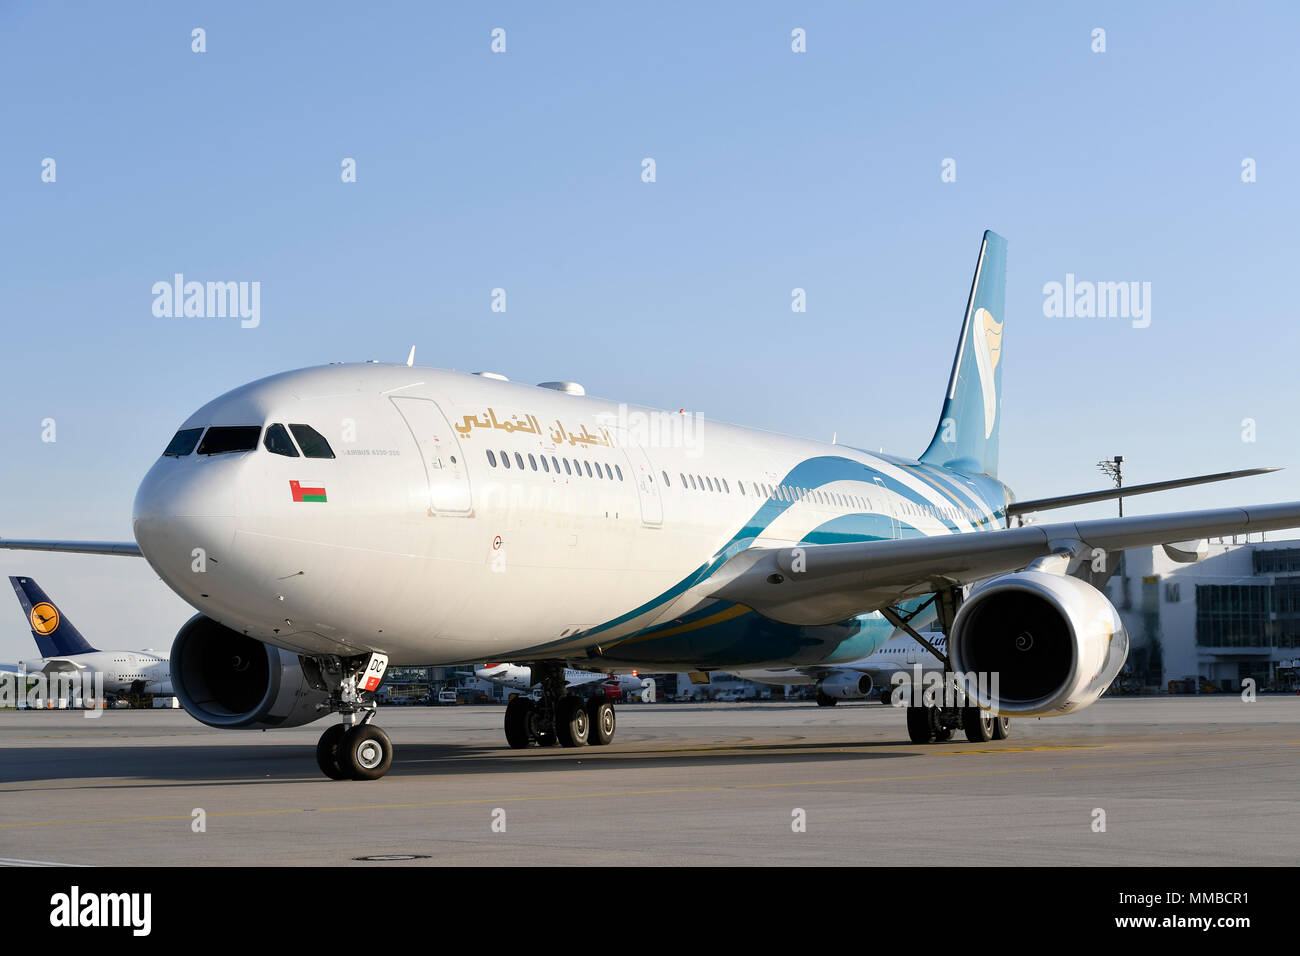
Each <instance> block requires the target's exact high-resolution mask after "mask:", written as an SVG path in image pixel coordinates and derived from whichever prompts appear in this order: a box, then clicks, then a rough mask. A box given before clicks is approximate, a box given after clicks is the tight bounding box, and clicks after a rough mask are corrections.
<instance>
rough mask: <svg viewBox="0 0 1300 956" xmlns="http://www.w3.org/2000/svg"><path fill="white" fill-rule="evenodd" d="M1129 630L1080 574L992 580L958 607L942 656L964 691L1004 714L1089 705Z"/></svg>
mask: <svg viewBox="0 0 1300 956" xmlns="http://www.w3.org/2000/svg"><path fill="white" fill-rule="evenodd" d="M1128 647H1129V641H1128V632H1127V631H1125V630H1124V624H1123V622H1122V621H1121V620H1120V617H1119V612H1118V611H1116V610H1115V607H1114V605H1112V604H1111V603H1110V601H1108V600H1106V596H1105V595H1104V594H1102V593H1101V592H1100V591H1098V590H1097V589H1096V588H1094V587H1093V586H1092V585H1090V584H1087V583H1086V582H1084V581H1081V580H1079V579H1078V578H1073V577H1063V576H1060V575H1055V574H1048V573H1047V572H1044V571H1020V572H1017V573H1014V574H1004V575H1002V576H1000V577H996V578H994V579H992V580H991V581H989V582H988V583H987V584H985V585H984V586H982V587H981V588H980V589H979V590H977V591H975V592H974V593H973V594H972V595H971V596H970V597H969V598H967V599H966V601H965V603H964V604H962V606H961V610H959V611H958V612H957V617H956V619H955V620H954V621H953V624H952V632H951V634H950V635H949V638H948V656H949V659H950V660H951V662H952V666H953V669H954V670H955V671H956V672H957V674H958V679H959V680H960V682H961V683H962V685H963V687H964V689H965V691H966V693H967V694H968V695H969V696H971V697H974V698H975V700H976V702H977V703H978V704H979V705H980V706H981V707H984V708H986V709H989V710H993V711H994V712H995V713H998V714H1002V715H1003V716H1007V717H1048V716H1058V715H1061V714H1068V713H1070V712H1071V711H1075V710H1080V709H1082V708H1084V707H1087V706H1088V705H1089V704H1091V703H1092V702H1093V701H1095V700H1096V699H1097V698H1098V697H1100V696H1101V695H1102V694H1103V693H1104V692H1105V690H1106V688H1107V687H1109V686H1110V683H1111V681H1113V680H1114V679H1115V677H1116V675H1117V674H1118V673H1119V671H1120V668H1121V667H1123V666H1124V661H1125V659H1126V658H1127V657H1128Z"/></svg>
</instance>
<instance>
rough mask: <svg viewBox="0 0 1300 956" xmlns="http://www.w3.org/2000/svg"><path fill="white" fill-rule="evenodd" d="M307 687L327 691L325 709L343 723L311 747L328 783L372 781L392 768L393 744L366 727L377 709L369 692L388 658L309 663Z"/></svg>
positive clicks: (380, 732) (379, 680)
mask: <svg viewBox="0 0 1300 956" xmlns="http://www.w3.org/2000/svg"><path fill="white" fill-rule="evenodd" d="M314 663H315V664H316V673H315V674H313V675H312V677H313V681H312V682H313V684H315V683H317V681H319V685H320V686H321V689H325V690H328V691H329V694H330V703H329V707H330V710H331V711H337V712H338V713H339V714H340V715H341V716H342V717H343V722H342V723H339V724H335V725H334V726H332V727H330V728H329V729H328V730H326V731H325V733H323V734H321V736H320V740H319V741H317V743H316V765H317V766H318V767H320V769H321V773H323V774H325V776H327V777H329V778H330V779H331V780H378V779H379V778H380V777H382V776H383V775H384V774H386V773H387V772H388V768H389V767H391V766H392V765H393V742H392V740H391V739H390V738H389V736H388V734H386V733H385V732H384V731H383V730H381V729H380V728H379V727H376V726H374V725H373V724H371V721H372V720H373V719H374V717H375V712H376V710H377V707H376V705H375V700H374V692H375V691H376V690H378V689H379V685H380V683H382V682H383V679H384V671H385V670H387V668H388V657H387V656H386V655H384V654H370V655H368V656H366V657H359V658H349V659H347V660H339V659H337V658H334V659H327V660H320V659H316V660H315V661H314Z"/></svg>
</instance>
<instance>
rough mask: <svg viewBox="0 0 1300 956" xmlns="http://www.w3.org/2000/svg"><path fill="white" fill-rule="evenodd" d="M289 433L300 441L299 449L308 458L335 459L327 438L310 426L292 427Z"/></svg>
mask: <svg viewBox="0 0 1300 956" xmlns="http://www.w3.org/2000/svg"><path fill="white" fill-rule="evenodd" d="M289 431H291V432H293V437H294V438H296V439H298V447H299V448H301V449H302V453H303V455H304V456H305V457H307V458H333V457H334V451H333V450H332V449H331V448H330V443H329V442H327V441H326V440H325V436H324V435H322V434H321V433H320V432H318V431H317V430H316V429H314V428H312V427H311V426H310V425H290V426H289Z"/></svg>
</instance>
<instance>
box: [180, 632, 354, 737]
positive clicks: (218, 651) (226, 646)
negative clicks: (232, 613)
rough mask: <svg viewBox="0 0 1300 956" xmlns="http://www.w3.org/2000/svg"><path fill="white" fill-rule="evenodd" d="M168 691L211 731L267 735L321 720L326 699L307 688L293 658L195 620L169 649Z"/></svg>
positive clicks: (266, 645)
mask: <svg viewBox="0 0 1300 956" xmlns="http://www.w3.org/2000/svg"><path fill="white" fill-rule="evenodd" d="M171 670H172V687H173V688H174V689H175V691H176V696H177V697H178V698H179V699H180V702H181V706H182V707H184V708H185V709H186V710H187V711H189V714H190V716H191V717H193V718H194V719H195V720H198V721H200V722H201V723H205V724H207V725H208V726H209V727H222V728H227V729H230V728H245V729H249V730H265V729H267V728H271V727H299V726H301V725H303V724H306V723H310V722H311V721H313V720H316V719H317V718H318V717H323V716H325V715H326V714H327V713H329V710H328V708H327V707H318V705H321V704H328V702H329V694H328V693H326V692H325V691H324V690H320V689H317V688H315V687H313V686H311V684H310V683H309V682H308V680H307V676H306V675H305V674H304V673H303V666H302V661H301V660H300V658H299V657H298V655H297V654H294V653H292V652H290V651H286V650H282V649H280V648H278V647H272V646H271V645H270V644H263V643H262V642H261V641H258V640H254V639H253V638H251V637H247V636H245V635H243V634H240V633H239V632H238V631H233V630H231V629H230V628H228V627H226V626H225V625H224V624H218V623H217V622H216V621H214V620H212V618H210V617H206V616H204V615H202V614H196V615H194V617H192V618H190V619H189V620H188V621H186V622H185V624H184V626H183V627H182V628H181V629H180V631H179V632H178V633H177V635H176V640H175V642H174V643H173V644H172V655H171Z"/></svg>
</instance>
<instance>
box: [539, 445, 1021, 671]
mask: <svg viewBox="0 0 1300 956" xmlns="http://www.w3.org/2000/svg"><path fill="white" fill-rule="evenodd" d="M891 463H895V462H892V461H891ZM897 467H898V468H900V469H904V470H909V471H913V472H917V471H920V470H922V469H925V470H927V471H929V470H938V471H942V469H934V466H929V465H919V464H904V463H897ZM950 474H951V477H953V478H957V479H960V480H966V479H967V476H964V475H957V474H956V473H950ZM978 478H981V479H984V481H985V482H986V483H985V484H982V485H979V487H980V490H981V491H985V490H987V491H989V492H993V491H994V487H996V492H995V493H994V495H993V497H991V498H990V499H986V500H984V501H982V502H980V505H981V506H979V507H975V508H972V504H973V503H974V502H973V500H972V501H966V500H963V497H962V495H960V494H959V493H958V492H957V490H956V489H947V490H945V489H941V488H936V489H935V490H936V491H937V492H938V493H940V494H944V495H946V497H947V498H948V500H949V502H950V503H951V504H952V505H953V506H954V507H956V508H959V509H961V510H962V512H963V514H969V512H970V511H971V510H975V511H977V512H978V513H979V515H980V517H978V518H969V519H968V522H969V523H970V524H973V525H975V527H976V528H977V529H978V530H984V529H986V528H988V527H991V526H996V521H997V520H998V518H1000V517H1001V515H1002V513H1003V511H1004V510H1005V500H1006V499H1005V490H1004V488H1003V486H1002V484H1001V483H1000V482H997V481H996V480H992V479H987V477H986V476H978ZM970 480H976V479H975V478H971V479H970ZM837 481H853V482H857V483H858V484H859V485H860V486H861V487H860V488H857V489H854V493H856V494H859V495H865V496H868V497H870V496H871V495H872V494H873V489H875V490H876V491H877V493H878V490H879V489H880V488H882V487H883V488H885V489H887V490H889V491H891V492H893V493H895V494H897V495H898V496H899V497H901V498H903V499H904V500H905V501H909V502H911V503H912V504H914V505H916V506H917V507H919V508H923V509H924V508H928V507H930V503H929V501H928V500H927V499H926V497H925V496H924V495H922V494H921V493H920V492H918V491H915V490H914V489H912V488H911V487H909V486H908V485H906V484H904V483H903V482H902V481H900V480H898V479H897V478H894V477H892V476H890V475H886V474H884V473H883V472H881V471H879V470H878V469H875V468H872V467H870V466H869V465H867V464H864V463H863V462H860V461H854V460H852V459H849V458H844V457H842V456H839V455H823V456H818V457H817V458H810V459H808V460H806V461H803V462H800V463H799V464H798V465H796V466H795V467H794V468H793V469H791V470H790V471H789V472H788V473H787V474H786V476H785V477H784V478H783V479H782V480H781V481H779V482H776V484H778V485H783V486H786V487H787V488H789V487H795V488H807V489H815V490H820V489H822V488H824V487H825V486H826V485H829V484H832V483H834V482H837ZM927 484H928V485H930V486H931V487H933V484H934V483H933V482H927ZM750 485H751V487H752V482H751V483H750ZM972 497H973V496H972ZM794 504H796V502H792V501H783V500H781V499H780V498H764V499H763V503H762V504H761V505H760V506H759V507H758V509H757V510H756V511H755V512H754V513H753V515H752V516H751V517H750V518H749V519H748V520H747V521H746V522H745V524H744V526H743V527H742V528H741V529H740V530H739V531H737V532H736V533H735V534H734V535H732V537H731V538H730V539H729V540H728V541H727V542H726V543H725V544H724V545H723V546H722V547H721V548H719V549H718V550H717V551H716V552H715V553H714V554H713V556H712V557H711V558H710V559H709V560H708V561H706V562H705V563H704V564H701V565H700V566H699V567H698V568H696V569H695V570H694V571H692V572H691V573H690V574H688V575H686V576H685V577H684V578H682V580H680V581H678V582H677V583H676V584H675V585H673V586H672V587H670V588H668V589H667V590H666V591H664V592H662V593H661V594H659V595H657V596H656V597H654V598H652V599H651V600H649V601H647V602H645V603H644V604H642V605H640V606H639V607H636V608H634V609H632V610H630V611H628V612H626V613H625V614H621V615H619V616H618V617H615V618H613V619H611V620H609V621H606V622H604V623H602V624H598V625H596V626H595V627H592V628H589V629H588V630H586V631H584V632H582V634H581V635H580V636H582V637H584V638H585V637H591V636H593V635H598V634H603V633H606V632H608V631H610V630H612V629H614V628H616V627H619V626H620V625H623V624H626V623H628V622H629V621H633V620H635V619H636V618H638V617H641V616H643V615H645V614H649V613H652V612H654V611H656V610H658V609H659V608H661V607H663V606H664V605H665V604H667V603H668V602H670V601H672V600H674V599H676V598H677V597H679V596H681V595H682V594H684V593H685V592H686V591H688V590H690V589H691V588H692V587H694V586H695V585H697V584H699V583H701V582H702V581H705V580H707V579H708V578H709V577H711V576H712V575H713V574H714V573H715V572H716V571H717V570H718V568H720V567H721V566H722V565H723V564H725V563H726V562H727V561H728V560H730V559H731V558H732V557H733V556H735V555H736V554H738V553H739V552H741V551H744V550H745V549H747V548H749V547H751V546H752V545H753V544H754V542H755V540H756V539H757V538H759V537H760V536H761V535H762V534H763V533H764V532H765V531H766V530H767V529H768V528H769V527H770V526H771V525H772V523H773V522H774V521H776V519H777V518H779V517H780V516H781V515H783V514H784V513H785V512H786V511H787V510H788V509H789V508H791V507H793V506H794ZM986 511H988V512H992V513H993V517H992V518H987V517H984V513H985V512H986ZM927 514H931V513H930V512H927ZM939 520H942V521H943V522H944V524H945V526H946V527H947V529H948V530H949V531H950V532H952V533H957V532H958V528H957V526H956V524H955V523H954V522H953V521H952V520H951V519H948V518H946V517H944V518H941V519H939ZM895 522H897V524H898V533H899V536H900V537H904V538H911V537H918V536H923V535H924V532H922V531H921V530H920V529H919V528H917V527H915V526H914V525H913V524H911V523H910V522H909V521H908V520H907V517H906V516H905V515H898V516H897V517H895V516H893V515H884V514H875V513H857V514H848V515H839V516H837V517H835V518H833V519H831V520H830V521H828V522H825V523H824V524H822V525H820V526H818V527H817V528H814V529H812V530H811V531H809V532H808V533H807V534H806V535H805V536H804V537H803V538H802V539H801V540H802V542H803V543H807V544H827V543H843V542H852V541H877V540H882V539H888V538H892V537H893V536H894V530H893V529H894V523H895ZM727 607H728V605H727V604H725V603H722V602H710V603H708V604H707V605H704V606H703V607H702V608H700V609H696V610H695V611H692V612H691V614H690V615H688V616H687V617H686V618H682V619H680V620H678V619H675V620H673V621H672V622H662V623H657V624H655V625H652V626H651V627H647V628H641V629H638V630H634V631H630V632H628V633H627V634H623V635H620V636H618V637H617V638H613V639H612V640H610V641H609V642H608V643H604V644H602V648H601V650H602V654H603V655H604V656H606V657H609V658H612V659H618V658H619V653H618V646H619V645H620V644H621V643H623V642H626V641H631V640H632V639H634V638H636V639H637V640H636V647H635V649H634V650H633V649H632V648H629V649H628V650H629V651H630V652H631V654H633V655H635V657H636V659H637V660H639V661H645V662H646V663H652V662H654V661H656V660H665V661H666V660H669V659H671V660H674V661H678V660H680V661H689V660H698V661H699V663H700V664H701V665H703V664H705V663H706V662H707V661H708V660H709V659H711V658H716V659H719V660H725V661H726V662H727V663H728V664H729V665H731V666H739V665H740V664H741V663H761V662H764V661H770V660H789V661H796V660H798V659H799V658H801V657H807V651H809V650H811V649H812V648H814V647H817V648H821V649H822V656H820V657H816V658H813V659H814V660H825V659H826V655H827V654H831V653H833V654H834V656H835V657H836V658H837V659H838V658H840V654H839V653H837V652H835V651H834V648H835V647H837V646H838V647H846V645H847V646H849V647H851V648H852V650H848V648H847V647H846V652H849V653H855V654H856V656H857V657H865V656H866V655H867V654H870V653H872V651H871V650H865V651H863V652H862V653H857V652H858V650H859V649H860V648H863V647H867V646H869V645H870V643H871V641H872V640H874V638H870V637H869V636H867V637H866V638H865V639H864V640H858V639H859V638H861V637H864V635H866V634H867V631H868V630H869V628H868V627H867V626H866V625H864V620H865V619H864V618H862V617H858V618H853V619H850V620H848V621H845V622H843V623H841V624H834V625H823V626H818V627H815V628H806V627H799V626H796V625H789V624H781V623H780V622H778V621H773V620H771V619H769V618H765V617H763V616H762V615H760V614H757V613H752V614H745V615H741V616H739V617H735V618H731V619H729V620H726V621H722V622H720V623H718V624H715V625H709V626H706V627H702V628H699V629H697V630H694V631H690V632H687V633H685V634H675V635H672V636H669V637H665V638H659V639H655V638H654V637H653V635H654V632H655V631H657V630H668V629H670V628H674V627H679V626H680V625H681V624H682V623H683V621H685V620H687V619H688V618H689V619H695V618H696V617H697V615H698V616H700V617H703V616H706V614H712V613H717V612H718V611H720V610H724V609H725V608H727ZM870 620H881V619H879V618H870ZM737 631H739V632H740V633H736V632H737ZM890 633H892V628H891V629H890ZM746 635H749V637H750V638H752V640H753V644H754V646H753V647H750V646H746V647H744V648H743V649H742V648H739V647H737V646H736V644H737V642H739V641H742V640H744V639H745V637H746ZM647 637H649V638H650V640H646V638H647ZM887 639H888V636H887V635H886V636H885V637H884V638H881V639H880V640H881V642H882V643H883V641H884V640H887ZM572 641H573V637H572V636H570V637H567V638H564V639H562V640H559V641H551V642H548V643H546V644H542V645H539V646H537V647H535V648H533V649H532V650H530V651H528V652H527V653H528V655H529V656H530V657H531V656H535V655H536V654H537V653H538V652H540V651H545V650H546V649H547V648H550V647H554V646H557V645H560V644H570V643H572ZM656 644H663V646H662V647H655V645H656ZM687 645H689V651H688V656H685V657H676V656H672V655H673V654H675V653H676V652H678V651H687V650H688V648H687ZM701 645H708V646H709V647H716V648H717V652H716V653H709V652H708V651H707V649H706V647H704V646H701ZM828 645H829V646H828ZM877 646H879V645H877ZM670 647H671V648H673V650H670ZM768 650H771V651H774V652H777V653H775V655H774V656H770V655H768V654H767V653H766V651H768ZM737 652H741V653H740V657H735V656H725V655H727V654H730V655H734V654H736V653H737ZM795 652H800V653H797V654H796V653H795ZM842 659H856V657H855V658H842Z"/></svg>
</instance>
